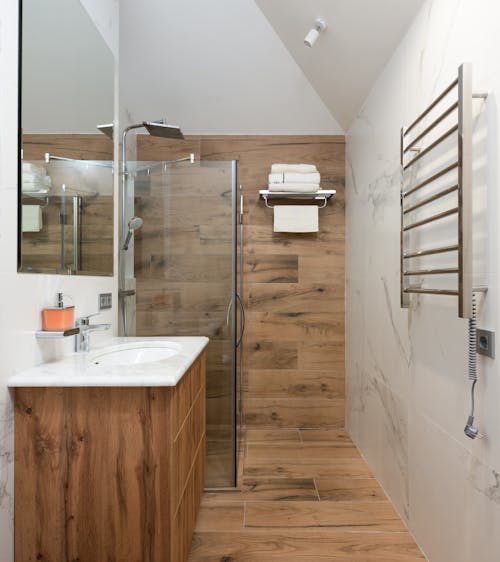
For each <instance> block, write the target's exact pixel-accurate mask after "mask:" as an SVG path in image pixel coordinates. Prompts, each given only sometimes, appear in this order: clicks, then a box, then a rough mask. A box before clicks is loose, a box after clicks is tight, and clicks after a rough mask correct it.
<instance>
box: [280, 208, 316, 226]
mask: <svg viewBox="0 0 500 562" xmlns="http://www.w3.org/2000/svg"><path fill="white" fill-rule="evenodd" d="M274 232H318V207H317V206H316V205H275V207H274Z"/></svg>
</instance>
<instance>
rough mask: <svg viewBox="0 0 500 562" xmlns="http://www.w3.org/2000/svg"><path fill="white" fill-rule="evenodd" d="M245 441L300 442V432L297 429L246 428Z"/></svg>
mask: <svg viewBox="0 0 500 562" xmlns="http://www.w3.org/2000/svg"><path fill="white" fill-rule="evenodd" d="M245 439H246V442H247V443H269V442H272V443H276V442H289V441H291V442H294V443H300V442H301V439H300V433H299V430H298V429H256V428H252V429H247V430H246V436H245Z"/></svg>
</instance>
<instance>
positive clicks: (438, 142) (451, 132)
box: [403, 125, 458, 170]
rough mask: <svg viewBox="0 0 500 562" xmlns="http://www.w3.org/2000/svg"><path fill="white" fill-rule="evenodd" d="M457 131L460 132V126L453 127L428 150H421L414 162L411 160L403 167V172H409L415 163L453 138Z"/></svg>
mask: <svg viewBox="0 0 500 562" xmlns="http://www.w3.org/2000/svg"><path fill="white" fill-rule="evenodd" d="M457 131H458V125H453V127H451V128H450V129H448V130H447V131H446V132H445V133H443V134H442V135H441V136H439V137H438V138H437V139H436V140H435V141H434V142H432V143H431V144H430V145H429V146H428V147H427V148H425V149H424V150H420V151H419V153H418V154H417V156H415V158H413V160H410V161H409V162H408V164H405V165H404V166H403V170H407V169H408V168H409V167H410V166H413V164H415V162H418V161H419V160H420V158H423V157H424V156H425V155H426V154H427V153H428V152H430V151H431V150H433V149H434V148H436V146H438V145H440V144H441V143H442V142H443V141H444V140H446V139H447V138H448V137H451V135H452V134H453V133H455V132H457Z"/></svg>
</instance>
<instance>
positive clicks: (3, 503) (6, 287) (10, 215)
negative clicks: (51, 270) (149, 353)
mask: <svg viewBox="0 0 500 562" xmlns="http://www.w3.org/2000/svg"><path fill="white" fill-rule="evenodd" d="M110 2H112V0H110ZM105 4H106V6H107V3H105ZM112 4H113V5H114V6H115V7H117V4H116V2H112ZM115 21H116V19H115ZM17 30H18V10H17V2H13V1H11V2H2V3H0V82H1V83H2V88H0V287H1V292H0V560H1V562H12V561H13V559H14V558H13V519H12V517H13V461H14V456H13V455H14V451H13V429H14V428H13V412H12V400H11V396H10V394H9V392H8V390H7V387H6V381H7V379H8V377H9V376H10V375H12V374H13V373H15V372H18V371H20V370H22V369H25V368H27V367H31V366H33V365H36V364H38V363H40V362H42V361H44V360H50V359H54V358H57V357H60V356H61V355H62V354H64V353H67V352H69V351H71V349H72V344H73V342H72V341H68V342H60V343H57V345H54V343H51V342H41V341H38V340H36V339H35V336H34V332H35V331H36V330H37V329H39V328H40V310H41V309H42V308H43V307H44V306H45V305H47V304H51V303H52V302H53V299H54V296H55V294H56V292H58V291H63V292H64V293H67V294H69V295H72V297H73V300H74V303H75V304H76V307H77V314H87V313H91V312H95V311H96V310H97V294H98V293H99V292H113V297H114V304H115V306H114V309H113V310H112V311H110V312H109V313H106V314H103V316H102V320H103V321H104V322H113V324H114V325H116V296H117V295H116V277H65V276H48V275H35V274H22V275H21V274H17V273H16V268H17V263H16V246H17V221H16V215H17V211H16V209H17V95H18V92H17V58H18V36H17ZM115 51H117V46H116V45H115ZM115 215H116V211H115ZM115 224H116V222H115ZM115 255H116V252H115ZM115 271H116V264H115ZM96 336H97V337H96V339H97V338H98V337H102V336H100V335H99V334H96ZM104 337H109V335H106V336H104ZM68 339H71V340H72V338H68Z"/></svg>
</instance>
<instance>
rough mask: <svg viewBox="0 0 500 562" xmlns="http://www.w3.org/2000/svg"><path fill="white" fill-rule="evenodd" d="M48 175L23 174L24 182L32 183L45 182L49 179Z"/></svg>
mask: <svg viewBox="0 0 500 562" xmlns="http://www.w3.org/2000/svg"><path fill="white" fill-rule="evenodd" d="M48 177H49V176H47V175H46V174H35V173H32V172H23V181H25V182H30V181H40V182H43V181H45V178H48Z"/></svg>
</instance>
